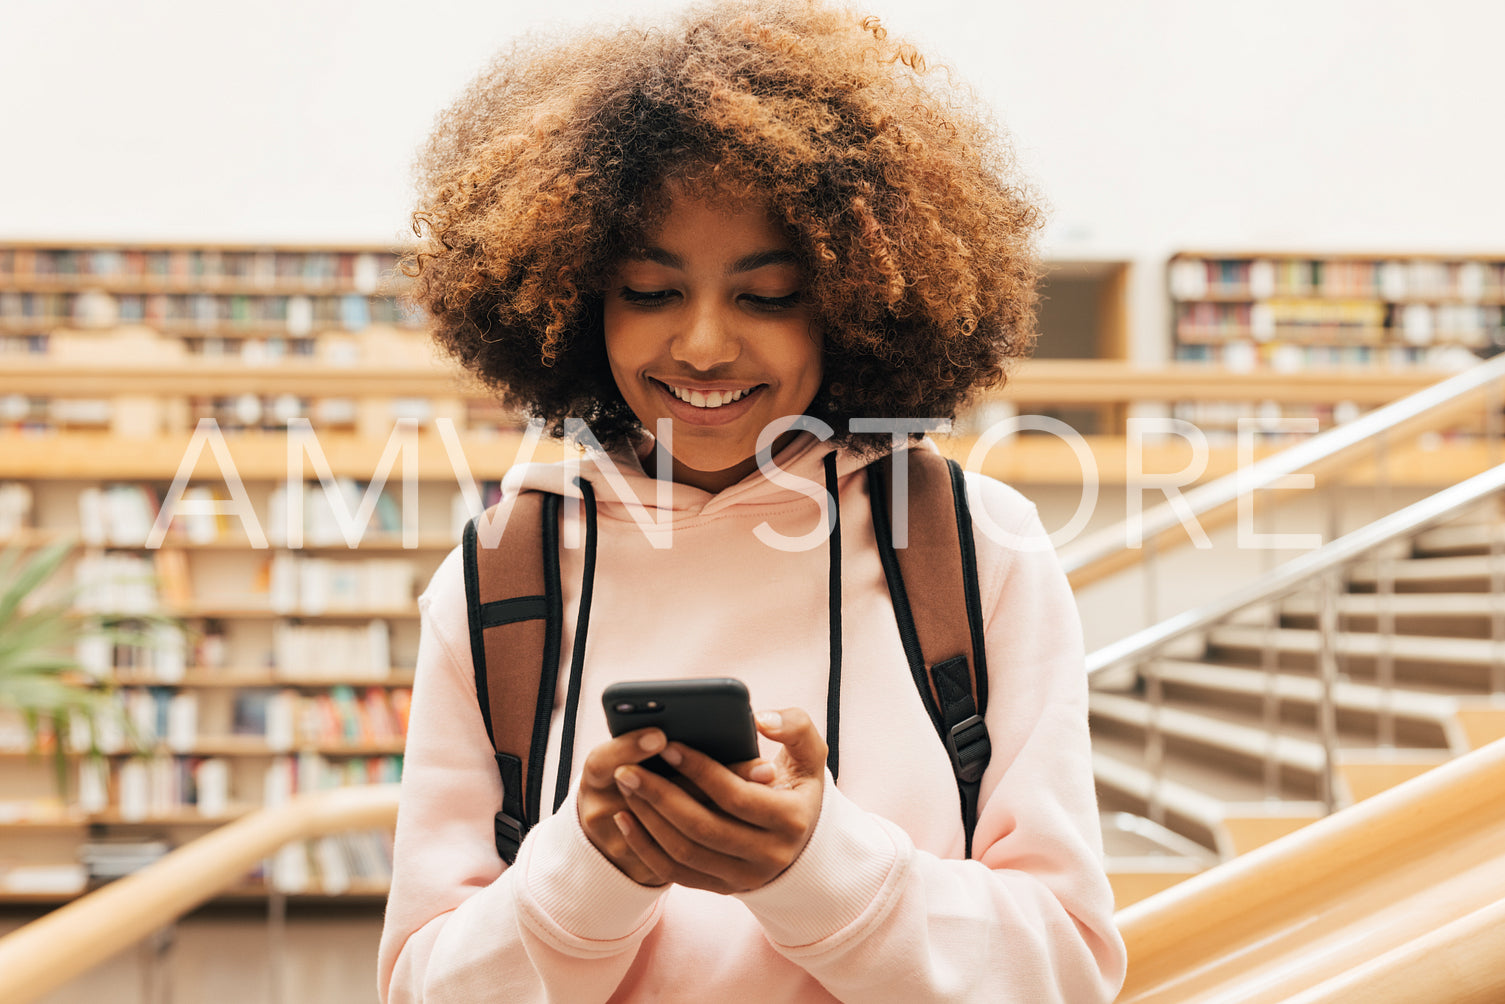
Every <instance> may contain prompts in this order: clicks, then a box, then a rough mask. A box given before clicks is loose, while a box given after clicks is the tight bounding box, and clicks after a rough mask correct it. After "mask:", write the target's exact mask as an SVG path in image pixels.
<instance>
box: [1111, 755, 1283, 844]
mask: <svg viewBox="0 0 1505 1004" xmlns="http://www.w3.org/2000/svg"><path fill="white" fill-rule="evenodd" d="M1092 752H1093V755H1094V756H1097V755H1102V756H1104V757H1107V758H1109V759H1111V760H1113V761H1115V762H1116V763H1118V764H1121V765H1123V766H1124V767H1126V768H1129V769H1132V770H1134V771H1140V772H1142V771H1143V770H1144V768H1143V766H1142V765H1143V763H1144V746H1143V744H1142V743H1141V742H1139V741H1138V739H1137V738H1132V737H1127V736H1121V735H1105V734H1101V733H1096V734H1094V735H1093V737H1092ZM1162 766H1163V770H1164V774H1165V778H1166V780H1167V781H1168V782H1170V783H1172V784H1174V785H1178V786H1180V787H1181V788H1184V789H1186V790H1187V791H1190V792H1193V793H1194V794H1195V796H1196V798H1197V799H1205V800H1206V805H1207V806H1213V807H1216V806H1220V805H1225V804H1228V803H1230V802H1258V801H1262V800H1263V799H1264V797H1265V788H1264V785H1263V784H1262V783H1261V782H1260V781H1259V780H1258V779H1257V778H1255V777H1253V776H1252V775H1248V774H1244V773H1238V772H1230V771H1227V770H1224V769H1222V768H1221V767H1218V766H1216V765H1214V764H1212V763H1210V762H1209V760H1208V758H1206V757H1186V756H1182V755H1181V754H1180V753H1179V752H1178V751H1176V750H1169V751H1167V753H1166V756H1165V757H1164V760H1163V763H1162ZM1118 776H1119V775H1112V777H1115V778H1116V777H1118ZM1099 780H1102V778H1099ZM1115 790H1117V791H1120V792H1122V793H1124V794H1126V795H1135V796H1139V795H1142V794H1143V792H1142V791H1140V790H1139V789H1136V788H1126V787H1123V786H1121V785H1120V786H1117V787H1115ZM1201 804H1202V803H1200V802H1197V803H1196V805H1201ZM1184 808H1186V815H1187V817H1188V818H1190V819H1195V820H1198V821H1205V820H1207V819H1210V818H1214V817H1213V816H1207V815H1205V814H1203V813H1201V812H1199V811H1193V810H1194V809H1195V805H1194V804H1193V803H1191V802H1188V803H1187V804H1186V806H1185V807H1184ZM1172 829H1175V827H1172ZM1177 832H1183V831H1179V830H1178V831H1177Z"/></svg>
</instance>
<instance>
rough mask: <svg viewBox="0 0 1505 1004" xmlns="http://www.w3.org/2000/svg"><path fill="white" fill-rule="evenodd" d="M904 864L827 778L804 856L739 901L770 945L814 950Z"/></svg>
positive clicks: (879, 829) (875, 823)
mask: <svg viewBox="0 0 1505 1004" xmlns="http://www.w3.org/2000/svg"><path fill="white" fill-rule="evenodd" d="M903 856H904V854H903V848H902V847H901V846H900V845H899V844H898V843H897V842H896V841H895V839H894V836H893V835H892V833H891V832H890V830H889V828H888V827H886V826H884V825H883V823H882V822H881V821H880V820H879V819H878V817H876V816H874V815H873V814H871V813H869V812H866V811H864V810H862V809H860V808H858V807H857V805H856V804H855V803H853V802H852V801H851V800H849V799H848V798H847V797H846V796H845V795H843V794H842V793H841V792H840V791H838V790H837V788H836V785H835V783H834V782H833V781H832V780H831V774H830V772H829V771H827V772H826V789H825V792H824V794H823V795H822V799H821V807H820V818H819V819H817V820H816V822H815V832H814V833H812V834H810V840H809V842H808V843H806V844H805V849H804V850H803V851H801V852H800V856H799V857H797V858H795V859H794V864H792V865H790V866H789V867H788V868H787V869H786V870H785V871H784V873H783V874H782V875H780V876H779V877H778V878H776V879H774V880H773V881H772V882H770V883H768V884H767V885H765V886H763V887H762V888H761V889H754V890H753V891H752V892H745V893H739V894H738V896H737V898H738V899H740V900H742V902H743V903H745V904H746V905H747V908H748V909H749V910H751V911H752V912H753V915H754V916H755V917H757V919H758V923H760V924H761V925H762V926H763V930H764V933H766V934H767V936H768V938H769V940H770V941H772V942H773V943H774V944H775V945H779V946H781V947H785V948H798V947H801V946H804V945H810V944H814V943H815V942H817V941H821V940H823V939H825V938H829V937H831V936H832V935H833V934H836V933H837V932H839V931H841V930H842V929H843V928H846V927H847V926H849V925H850V924H852V923H853V922H854V921H856V920H857V919H858V918H859V917H860V916H862V914H863V913H864V912H865V911H867V910H868V909H869V908H870V906H871V905H872V903H873V902H874V901H875V900H876V899H878V898H879V895H880V893H881V892H882V890H883V888H884V886H885V884H886V883H887V882H888V881H889V880H890V877H891V876H892V875H893V874H894V872H895V870H896V869H897V868H898V867H899V865H900V863H901V860H902V858H903Z"/></svg>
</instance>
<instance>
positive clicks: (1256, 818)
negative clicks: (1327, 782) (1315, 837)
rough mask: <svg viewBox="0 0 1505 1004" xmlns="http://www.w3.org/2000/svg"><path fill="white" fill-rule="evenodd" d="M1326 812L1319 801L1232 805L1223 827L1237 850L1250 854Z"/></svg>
mask: <svg viewBox="0 0 1505 1004" xmlns="http://www.w3.org/2000/svg"><path fill="white" fill-rule="evenodd" d="M1324 815H1326V813H1325V812H1324V810H1323V806H1321V805H1320V804H1317V803H1289V802H1270V803H1266V804H1264V805H1257V806H1230V807H1229V808H1228V810H1227V812H1226V814H1225V815H1224V817H1223V831H1224V832H1225V833H1227V834H1228V841H1229V843H1230V844H1232V845H1233V850H1234V853H1235V854H1247V853H1249V852H1250V851H1252V850H1254V849H1255V848H1256V847H1263V846H1264V845H1265V844H1268V843H1269V842H1270V841H1272V840H1279V839H1280V838H1281V837H1284V836H1286V835H1287V834H1291V833H1295V832H1296V831H1297V830H1299V829H1301V828H1302V827H1303V826H1308V825H1310V824H1312V823H1315V822H1316V821H1317V820H1319V819H1321V818H1322V817H1323V816H1324Z"/></svg>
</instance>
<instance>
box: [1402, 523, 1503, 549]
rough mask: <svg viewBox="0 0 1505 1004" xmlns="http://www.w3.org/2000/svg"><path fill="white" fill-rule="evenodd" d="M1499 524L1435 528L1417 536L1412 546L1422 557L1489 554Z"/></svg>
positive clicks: (1470, 524)
mask: <svg viewBox="0 0 1505 1004" xmlns="http://www.w3.org/2000/svg"><path fill="white" fill-rule="evenodd" d="M1500 532H1501V531H1500V526H1499V524H1497V523H1452V524H1449V525H1447V526H1438V527H1433V528H1432V529H1430V530H1423V531H1422V532H1421V533H1419V534H1417V535H1416V538H1415V540H1413V541H1412V546H1413V547H1414V548H1415V550H1416V553H1417V554H1418V555H1422V556H1431V555H1444V554H1487V553H1489V548H1490V545H1491V543H1492V542H1493V539H1494V537H1495V535H1496V534H1498V533H1500Z"/></svg>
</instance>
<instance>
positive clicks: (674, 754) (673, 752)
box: [660, 746, 685, 767]
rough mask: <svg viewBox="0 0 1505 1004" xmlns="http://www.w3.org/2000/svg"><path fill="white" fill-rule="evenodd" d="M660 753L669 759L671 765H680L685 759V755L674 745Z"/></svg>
mask: <svg viewBox="0 0 1505 1004" xmlns="http://www.w3.org/2000/svg"><path fill="white" fill-rule="evenodd" d="M660 755H661V756H662V757H663V758H664V759H665V760H666V761H668V764H669V766H670V767H678V766H679V765H680V764H681V763H683V762H684V759H685V755H684V754H683V753H681V752H680V751H679V750H677V749H675V748H674V747H673V746H669V747H666V748H665V749H664V752H663V753H662V754H660Z"/></svg>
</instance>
